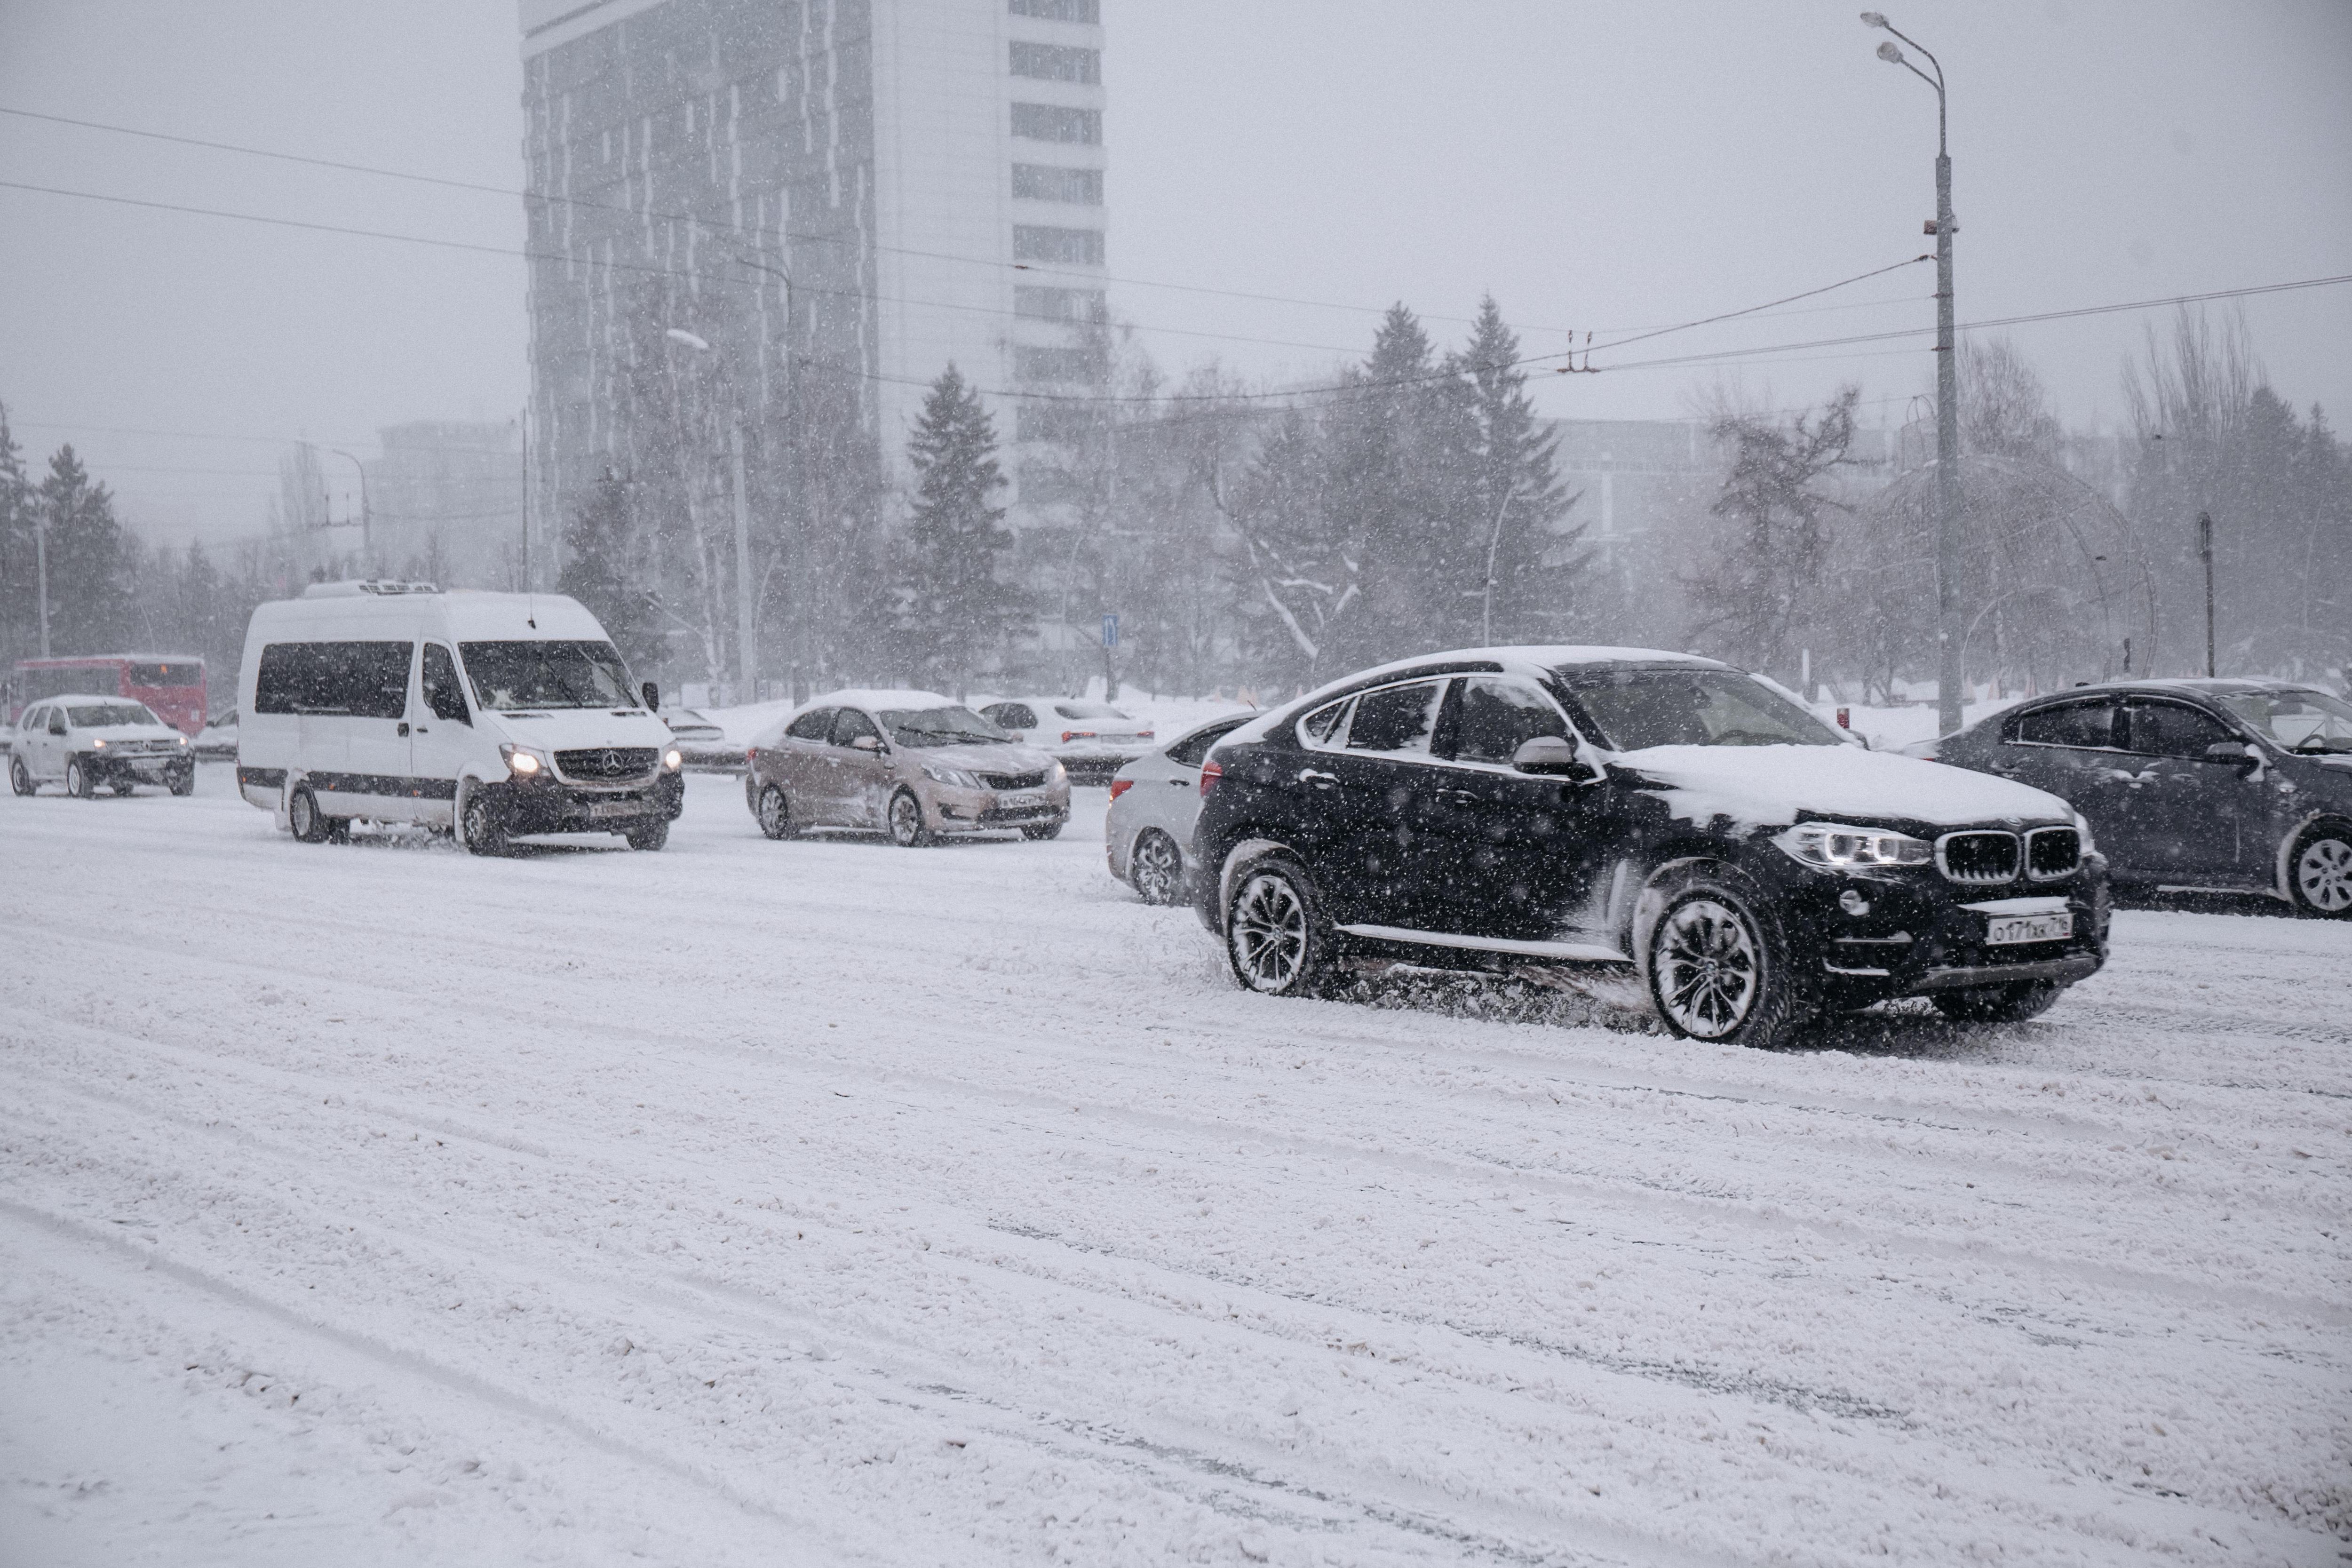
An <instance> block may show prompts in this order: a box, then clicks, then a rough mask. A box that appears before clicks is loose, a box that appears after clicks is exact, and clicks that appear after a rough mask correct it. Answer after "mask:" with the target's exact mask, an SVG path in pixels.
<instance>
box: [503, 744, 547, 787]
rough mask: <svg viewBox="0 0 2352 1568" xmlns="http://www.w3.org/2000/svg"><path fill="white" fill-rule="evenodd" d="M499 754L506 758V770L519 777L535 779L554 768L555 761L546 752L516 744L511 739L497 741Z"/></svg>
mask: <svg viewBox="0 0 2352 1568" xmlns="http://www.w3.org/2000/svg"><path fill="white" fill-rule="evenodd" d="M499 756H501V757H504V758H505V759H506V763H507V772H509V773H512V774H514V776H515V777H517V778H519V779H535V778H537V777H539V776H540V774H541V773H552V772H553V771H554V769H555V763H553V762H552V761H551V759H550V758H549V757H548V755H547V753H546V752H539V751H533V750H532V749H531V748H530V747H529V746H518V745H516V744H515V743H514V742H512V741H503V742H499Z"/></svg>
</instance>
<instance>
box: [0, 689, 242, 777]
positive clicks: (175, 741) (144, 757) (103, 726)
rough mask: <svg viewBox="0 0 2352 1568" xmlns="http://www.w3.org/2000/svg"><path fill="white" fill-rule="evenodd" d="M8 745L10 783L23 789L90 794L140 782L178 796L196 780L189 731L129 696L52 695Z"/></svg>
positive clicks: (22, 720)
mask: <svg viewBox="0 0 2352 1568" xmlns="http://www.w3.org/2000/svg"><path fill="white" fill-rule="evenodd" d="M8 752H9V754H8V784H9V787H11V788H12V789H14V790H15V791H16V793H17V794H18V795H31V794H32V793H33V792H34V791H35V790H37V789H39V788H40V787H41V786H42V785H43V784H63V785H65V789H66V793H67V794H68V795H77V796H79V797H80V798H81V799H83V800H88V799H89V798H91V797H92V796H94V795H97V794H98V792H99V791H100V789H110V790H112V791H113V792H114V793H115V794H116V795H129V794H130V793H131V790H132V789H133V788H134V787H136V786H137V785H140V784H156V785H160V786H162V787H163V788H165V789H168V790H170V791H171V792H172V793H173V795H186V794H188V793H189V792H190V791H191V790H193V789H194V788H195V787H196V759H195V753H194V752H193V751H192V750H190V748H189V745H188V738H187V737H186V736H185V735H183V734H181V733H180V731H177V730H174V729H173V728H172V726H170V725H169V724H166V723H164V722H163V721H162V720H161V719H158V718H157V717H155V714H154V712H153V710H151V709H150V708H149V707H148V706H147V705H146V704H145V703H143V702H133V701H132V700H131V699H129V698H127V697H49V698H44V699H43V700H40V701H38V702H36V703H34V704H33V705H32V706H30V707H28V708H26V710H25V711H24V712H23V713H22V714H21V715H19V716H18V718H17V720H16V736H15V738H14V742H13V743H12V744H11V745H10V747H9V749H8Z"/></svg>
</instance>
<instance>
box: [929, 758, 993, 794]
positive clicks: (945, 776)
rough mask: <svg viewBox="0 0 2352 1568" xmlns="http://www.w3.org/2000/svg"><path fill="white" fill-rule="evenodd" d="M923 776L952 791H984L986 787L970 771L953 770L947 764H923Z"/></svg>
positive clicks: (964, 769)
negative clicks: (944, 785) (946, 786)
mask: <svg viewBox="0 0 2352 1568" xmlns="http://www.w3.org/2000/svg"><path fill="white" fill-rule="evenodd" d="M923 776H924V777H925V778H930V779H937V780H938V781H939V782H940V783H941V784H946V785H948V786H949V787H950V788H951V789H982V788H985V787H986V786H985V785H983V784H982V783H981V782H980V779H979V777H978V775H976V774H974V773H972V772H971V770H970V769H968V768H951V767H950V766H948V765H947V764H946V763H924V764H923Z"/></svg>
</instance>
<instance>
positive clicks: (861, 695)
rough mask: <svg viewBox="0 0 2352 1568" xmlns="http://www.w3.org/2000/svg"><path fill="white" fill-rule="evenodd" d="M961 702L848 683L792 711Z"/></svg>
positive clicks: (912, 691) (952, 705)
mask: <svg viewBox="0 0 2352 1568" xmlns="http://www.w3.org/2000/svg"><path fill="white" fill-rule="evenodd" d="M962 706H963V704H962V703H961V702H958V701H957V700H955V699H954V698H952V697H942V696H941V695H940V693H938V692H936V691H918V690H916V689H913V688H912V687H884V686H848V687H844V688H843V689H840V690H839V691H828V692H826V693H825V694H824V696H822V697H812V698H810V699H809V700H807V701H805V702H803V703H802V704H801V705H800V706H799V707H797V708H795V709H793V717H794V718H798V717H799V716H800V715H801V714H803V713H805V712H807V711H808V710H810V709H812V708H961V707H962Z"/></svg>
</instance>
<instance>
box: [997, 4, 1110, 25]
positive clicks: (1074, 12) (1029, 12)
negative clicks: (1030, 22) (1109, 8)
mask: <svg viewBox="0 0 2352 1568" xmlns="http://www.w3.org/2000/svg"><path fill="white" fill-rule="evenodd" d="M1012 6H1013V15H1014V16H1043V17H1045V20H1047V21H1049V22H1087V23H1094V22H1099V21H1101V20H1102V0H1012Z"/></svg>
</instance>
